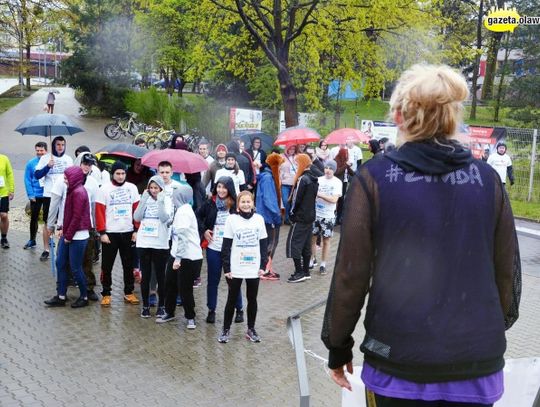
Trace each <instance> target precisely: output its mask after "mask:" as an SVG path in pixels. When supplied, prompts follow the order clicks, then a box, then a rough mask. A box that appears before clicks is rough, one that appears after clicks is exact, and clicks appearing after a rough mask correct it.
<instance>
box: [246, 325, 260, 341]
mask: <svg viewBox="0 0 540 407" xmlns="http://www.w3.org/2000/svg"><path fill="white" fill-rule="evenodd" d="M246 339H249V340H250V341H251V342H260V341H261V337H260V336H259V335H257V331H255V328H252V329H248V330H247V332H246Z"/></svg>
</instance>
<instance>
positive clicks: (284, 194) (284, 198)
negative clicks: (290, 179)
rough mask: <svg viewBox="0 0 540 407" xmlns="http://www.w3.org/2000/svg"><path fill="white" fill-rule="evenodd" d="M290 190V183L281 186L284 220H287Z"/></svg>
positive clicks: (289, 209)
mask: <svg viewBox="0 0 540 407" xmlns="http://www.w3.org/2000/svg"><path fill="white" fill-rule="evenodd" d="M291 190H292V185H282V186H281V200H282V201H283V207H284V208H285V222H289V212H290V211H291V204H290V203H289V195H290V193H291Z"/></svg>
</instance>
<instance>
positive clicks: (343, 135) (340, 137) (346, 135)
mask: <svg viewBox="0 0 540 407" xmlns="http://www.w3.org/2000/svg"><path fill="white" fill-rule="evenodd" d="M324 140H325V141H326V144H346V143H347V142H348V141H352V142H353V143H367V142H368V141H369V140H371V137H370V136H369V134H367V133H364V132H362V131H360V130H358V129H348V128H345V129H337V130H334V131H333V132H331V133H330V134H329V135H328V136H326V138H325V139H324Z"/></svg>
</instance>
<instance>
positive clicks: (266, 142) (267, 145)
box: [240, 131, 274, 151]
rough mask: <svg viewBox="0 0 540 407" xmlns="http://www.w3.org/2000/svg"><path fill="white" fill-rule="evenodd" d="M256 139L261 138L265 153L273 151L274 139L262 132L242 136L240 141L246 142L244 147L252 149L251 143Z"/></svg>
mask: <svg viewBox="0 0 540 407" xmlns="http://www.w3.org/2000/svg"><path fill="white" fill-rule="evenodd" d="M255 137H259V138H260V139H261V149H262V150H263V151H270V150H272V147H273V146H274V138H273V137H272V136H271V135H269V134H266V133H263V132H262V131H259V132H256V133H246V134H242V135H241V136H240V140H242V141H243V142H244V147H245V148H246V149H248V148H251V142H252V140H253V139H254V138H255Z"/></svg>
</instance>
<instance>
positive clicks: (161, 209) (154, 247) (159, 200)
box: [133, 175, 173, 318]
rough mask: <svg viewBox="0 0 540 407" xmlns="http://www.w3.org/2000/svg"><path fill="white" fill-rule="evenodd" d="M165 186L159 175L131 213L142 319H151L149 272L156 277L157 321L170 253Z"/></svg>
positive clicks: (169, 213) (170, 209) (169, 206)
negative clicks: (137, 226)
mask: <svg viewBox="0 0 540 407" xmlns="http://www.w3.org/2000/svg"><path fill="white" fill-rule="evenodd" d="M164 189H165V184H164V182H163V179H162V178H161V177H160V176H159V175H154V176H153V177H152V178H150V180H149V181H148V184H147V188H146V190H145V191H144V192H143V194H142V196H141V200H140V201H139V205H137V209H135V212H134V213H133V219H134V220H135V222H139V224H140V225H139V230H138V232H137V241H136V247H137V250H138V253H139V258H140V263H141V272H142V280H141V294H142V301H143V308H142V310H141V318H150V317H151V315H150V303H149V297H150V280H151V277H152V271H153V272H154V273H155V275H156V280H157V289H158V299H159V302H158V309H157V312H156V318H160V317H161V316H163V315H164V314H165V266H166V264H167V258H168V254H169V236H170V226H169V225H170V224H171V221H172V218H173V206H172V200H171V199H170V197H169V196H167V194H166V193H165V192H164V191H163V190H164Z"/></svg>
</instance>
